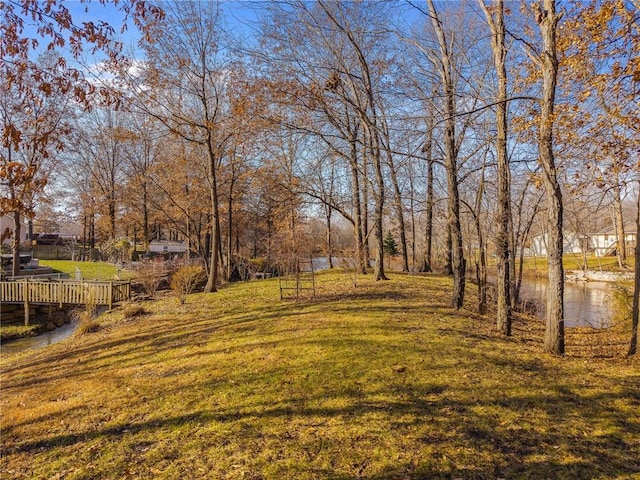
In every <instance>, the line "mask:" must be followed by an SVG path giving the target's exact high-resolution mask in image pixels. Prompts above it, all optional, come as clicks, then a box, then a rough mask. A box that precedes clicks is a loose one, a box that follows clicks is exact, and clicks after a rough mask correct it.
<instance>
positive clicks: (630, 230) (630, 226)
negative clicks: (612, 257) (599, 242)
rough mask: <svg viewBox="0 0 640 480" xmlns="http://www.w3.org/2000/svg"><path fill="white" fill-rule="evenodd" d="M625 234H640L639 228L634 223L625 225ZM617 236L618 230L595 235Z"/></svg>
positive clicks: (613, 229) (612, 229)
mask: <svg viewBox="0 0 640 480" xmlns="http://www.w3.org/2000/svg"><path fill="white" fill-rule="evenodd" d="M624 233H625V235H626V234H629V233H638V227H637V226H636V224H635V222H634V223H625V224H624ZM599 234H600V235H602V234H604V235H615V234H616V229H615V228H610V229H609V230H607V231H606V232H600V233H595V234H594V235H599Z"/></svg>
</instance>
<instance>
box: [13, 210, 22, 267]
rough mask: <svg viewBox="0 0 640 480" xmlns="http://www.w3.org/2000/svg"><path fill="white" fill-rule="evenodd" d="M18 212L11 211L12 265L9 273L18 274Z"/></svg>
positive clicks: (19, 218)
mask: <svg viewBox="0 0 640 480" xmlns="http://www.w3.org/2000/svg"><path fill="white" fill-rule="evenodd" d="M21 219H22V217H21V215H20V212H13V241H12V242H11V253H12V262H13V263H12V265H11V275H13V276H14V277H17V276H18V275H20V235H22V222H21Z"/></svg>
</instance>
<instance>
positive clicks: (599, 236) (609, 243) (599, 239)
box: [589, 223, 638, 257]
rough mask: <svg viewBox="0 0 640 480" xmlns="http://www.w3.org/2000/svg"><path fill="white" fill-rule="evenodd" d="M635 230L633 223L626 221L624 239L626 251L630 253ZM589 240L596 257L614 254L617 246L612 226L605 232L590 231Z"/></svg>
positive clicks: (633, 246) (616, 237)
mask: <svg viewBox="0 0 640 480" xmlns="http://www.w3.org/2000/svg"><path fill="white" fill-rule="evenodd" d="M637 230H638V229H637V227H636V224H635V223H628V224H626V225H625V226H624V239H625V242H626V247H627V252H628V253H631V251H632V250H633V249H634V248H635V246H636V241H637V240H636V239H637V236H638V232H637ZM589 242H590V244H591V248H593V251H594V253H595V255H596V257H606V256H609V255H615V254H616V250H617V248H618V234H617V233H616V230H615V229H614V228H612V229H611V230H608V231H606V232H601V233H592V234H591V235H590V236H589Z"/></svg>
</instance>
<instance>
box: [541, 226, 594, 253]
mask: <svg viewBox="0 0 640 480" xmlns="http://www.w3.org/2000/svg"><path fill="white" fill-rule="evenodd" d="M580 240H581V238H580V235H578V234H577V233H574V232H564V238H563V244H562V253H565V254H566V253H582V249H583V246H584V244H585V243H586V240H587V239H586V238H584V237H583V238H582V241H580ZM548 242H549V235H548V234H546V233H543V234H542V235H537V236H535V237H533V238H532V239H531V246H530V248H529V252H530V254H531V255H534V256H540V257H545V256H546V255H547V245H548Z"/></svg>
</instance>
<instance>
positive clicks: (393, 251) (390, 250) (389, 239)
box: [383, 232, 400, 256]
mask: <svg viewBox="0 0 640 480" xmlns="http://www.w3.org/2000/svg"><path fill="white" fill-rule="evenodd" d="M383 246H384V253H386V254H387V255H392V256H393V255H398V254H399V253H400V252H399V251H398V242H396V239H395V238H393V235H392V234H391V232H387V235H386V236H385V237H384V243H383Z"/></svg>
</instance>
